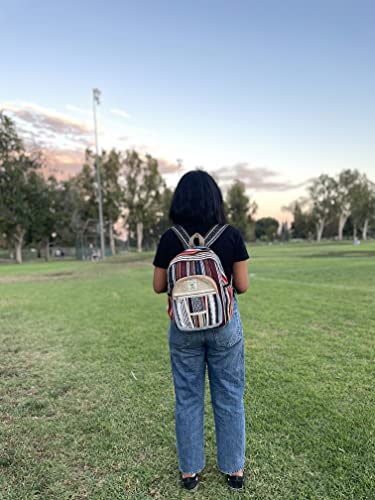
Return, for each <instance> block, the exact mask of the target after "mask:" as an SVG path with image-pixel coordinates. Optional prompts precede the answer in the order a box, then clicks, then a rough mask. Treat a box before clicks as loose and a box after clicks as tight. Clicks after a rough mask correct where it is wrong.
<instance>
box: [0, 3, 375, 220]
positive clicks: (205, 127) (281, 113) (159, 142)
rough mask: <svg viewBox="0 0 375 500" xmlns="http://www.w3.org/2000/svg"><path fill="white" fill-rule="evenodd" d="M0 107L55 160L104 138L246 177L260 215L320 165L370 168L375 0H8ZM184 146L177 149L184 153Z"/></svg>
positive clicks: (169, 174)
mask: <svg viewBox="0 0 375 500" xmlns="http://www.w3.org/2000/svg"><path fill="white" fill-rule="evenodd" d="M0 23H1V30H0V46H1V47H2V50H1V62H0V68H1V71H0V74H1V77H0V109H3V110H5V111H6V112H8V113H9V114H10V115H11V116H13V117H14V118H15V119H16V120H17V125H18V127H19V130H20V131H21V133H22V135H23V137H24V138H25V140H26V141H27V142H28V144H31V145H34V146H35V147H39V148H41V149H42V150H43V151H44V152H45V158H46V162H47V164H48V168H49V170H50V171H52V172H54V173H55V174H56V175H57V176H59V177H68V176H70V175H73V174H74V173H75V172H76V171H77V169H79V168H80V165H81V164H82V157H83V152H84V149H85V148H86V147H87V146H92V145H93V125H92V89H93V88H94V87H96V88H99V89H100V90H101V92H102V95H101V104H100V106H99V116H98V122H99V132H100V135H99V143H100V146H101V147H103V148H106V149H108V148H110V147H118V148H121V149H124V150H125V149H128V148H131V147H135V148H137V149H139V150H140V151H141V152H143V153H146V152H148V153H151V154H152V155H154V156H156V157H157V158H159V159H160V168H161V171H162V173H163V175H165V177H166V180H167V183H168V184H169V185H170V186H173V185H175V184H176V182H177V181H178V179H179V177H180V176H181V175H182V174H183V173H184V172H185V171H187V170H190V169H192V168H196V167H197V166H198V167H202V168H204V169H206V170H207V171H209V172H212V173H213V174H215V175H216V176H217V178H218V179H219V183H220V185H221V187H222V188H223V190H224V191H225V190H226V188H227V186H228V185H229V183H230V182H231V181H232V180H234V179H235V178H239V179H240V180H242V181H243V182H244V183H245V185H246V187H247V190H248V194H249V196H250V197H251V199H252V200H255V201H256V202H257V204H258V206H259V209H258V213H257V217H258V218H259V217H262V216H273V217H276V218H278V219H279V220H290V215H289V214H288V213H287V212H285V211H284V210H282V207H284V206H286V205H288V204H289V203H290V202H292V201H293V200H295V199H297V198H299V197H301V196H304V195H305V193H306V185H307V183H308V182H309V181H310V180H311V179H312V178H313V177H317V176H318V175H320V174H321V173H328V174H331V175H335V174H337V173H338V172H340V171H341V170H343V169H346V168H352V169H354V168H357V169H359V170H360V171H361V172H364V173H366V174H367V175H368V176H369V177H370V178H372V180H375V150H374V145H375V128H374V125H375V62H374V53H375V29H374V24H375V2H374V1H373V0H368V1H367V0H352V1H347V0H322V1H321V0H315V1H312V0H303V1H302V0H293V1H291V0H283V1H281V0H258V1H252V0H189V1H182V0H181V1H176V0H137V1H134V0H132V1H127V0H107V1H98V0H91V1H86V0H80V1H72V0H64V1H63V2H58V1H57V0H48V1H47V0H0ZM180 160H181V161H180Z"/></svg>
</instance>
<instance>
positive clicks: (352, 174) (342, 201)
mask: <svg viewBox="0 0 375 500" xmlns="http://www.w3.org/2000/svg"><path fill="white" fill-rule="evenodd" d="M359 182H360V173H359V172H358V170H350V169H346V170H343V171H342V172H340V173H339V175H338V179H337V184H336V192H335V193H334V194H333V199H334V207H335V210H336V213H337V216H338V235H337V237H338V239H339V240H342V236H343V231H344V226H345V224H346V221H347V220H348V218H349V216H350V214H351V213H352V210H353V195H354V191H355V189H356V185H357V184H358V183H359Z"/></svg>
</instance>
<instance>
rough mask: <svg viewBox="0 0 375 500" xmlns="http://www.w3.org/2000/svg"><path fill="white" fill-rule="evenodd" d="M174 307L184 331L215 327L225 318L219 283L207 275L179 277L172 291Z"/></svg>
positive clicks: (178, 322)
mask: <svg viewBox="0 0 375 500" xmlns="http://www.w3.org/2000/svg"><path fill="white" fill-rule="evenodd" d="M172 308H173V318H174V320H175V322H176V325H177V327H178V328H179V329H180V330H183V331H193V330H205V329H208V328H215V327H217V326H219V325H220V324H221V323H222V320H223V309H222V304H221V301H220V299H219V295H218V290H217V285H216V283H215V281H214V280H213V279H212V278H210V277H209V276H205V275H195V276H186V277H184V278H181V279H179V280H178V281H177V282H176V284H175V286H174V288H173V292H172Z"/></svg>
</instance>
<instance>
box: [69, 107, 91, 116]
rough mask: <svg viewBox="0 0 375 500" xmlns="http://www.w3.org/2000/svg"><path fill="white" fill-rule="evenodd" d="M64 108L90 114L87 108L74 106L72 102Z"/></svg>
mask: <svg viewBox="0 0 375 500" xmlns="http://www.w3.org/2000/svg"><path fill="white" fill-rule="evenodd" d="M65 108H66V109H67V110H68V111H73V113H81V114H83V115H91V111H90V110H89V109H85V108H80V107H79V106H75V105H74V104H67V105H66V106H65Z"/></svg>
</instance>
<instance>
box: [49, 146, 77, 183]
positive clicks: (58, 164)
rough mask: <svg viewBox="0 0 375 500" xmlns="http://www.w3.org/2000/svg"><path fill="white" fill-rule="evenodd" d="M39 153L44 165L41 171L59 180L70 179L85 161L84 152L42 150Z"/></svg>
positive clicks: (56, 149)
mask: <svg viewBox="0 0 375 500" xmlns="http://www.w3.org/2000/svg"><path fill="white" fill-rule="evenodd" d="M41 153H42V158H43V164H44V165H45V167H44V168H43V169H42V171H44V173H45V174H46V175H54V176H55V177H56V178H57V179H60V180H61V179H67V178H69V177H72V176H73V175H75V174H76V173H77V172H79V171H80V170H81V168H82V165H83V163H84V160H85V155H84V151H77V150H74V149H70V150H69V149H58V148H55V149H52V148H48V149H44V148H42V149H41Z"/></svg>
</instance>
